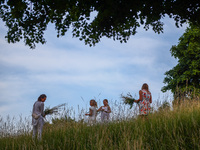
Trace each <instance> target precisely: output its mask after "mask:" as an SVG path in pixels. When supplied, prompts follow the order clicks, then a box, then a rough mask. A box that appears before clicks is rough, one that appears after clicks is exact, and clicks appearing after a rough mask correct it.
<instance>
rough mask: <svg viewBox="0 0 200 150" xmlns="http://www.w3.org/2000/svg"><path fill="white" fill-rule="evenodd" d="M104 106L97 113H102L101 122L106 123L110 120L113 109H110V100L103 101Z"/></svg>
mask: <svg viewBox="0 0 200 150" xmlns="http://www.w3.org/2000/svg"><path fill="white" fill-rule="evenodd" d="M103 104H104V106H101V107H100V108H99V109H98V110H97V112H98V111H101V121H102V122H106V121H108V120H109V118H110V113H111V109H110V106H109V105H108V100H107V99H104V100H103Z"/></svg>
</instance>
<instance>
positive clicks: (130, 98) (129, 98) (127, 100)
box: [121, 93, 135, 109]
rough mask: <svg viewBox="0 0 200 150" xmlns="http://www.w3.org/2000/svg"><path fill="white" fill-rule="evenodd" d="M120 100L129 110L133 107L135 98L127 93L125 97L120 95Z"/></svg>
mask: <svg viewBox="0 0 200 150" xmlns="http://www.w3.org/2000/svg"><path fill="white" fill-rule="evenodd" d="M121 98H122V100H123V103H124V104H127V105H130V109H131V108H132V107H133V104H134V102H135V98H133V96H132V95H131V94H130V93H128V94H127V95H126V96H124V95H122V94H121Z"/></svg>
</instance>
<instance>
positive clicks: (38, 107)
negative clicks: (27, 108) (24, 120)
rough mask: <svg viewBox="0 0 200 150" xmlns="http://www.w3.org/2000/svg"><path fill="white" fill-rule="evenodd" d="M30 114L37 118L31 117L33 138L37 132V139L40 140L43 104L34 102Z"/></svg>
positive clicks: (42, 123)
mask: <svg viewBox="0 0 200 150" xmlns="http://www.w3.org/2000/svg"><path fill="white" fill-rule="evenodd" d="M32 114H36V115H37V116H38V117H37V118H34V116H33V115H32V125H33V138H34V137H35V135H36V132H38V139H41V136H42V129H43V125H44V118H43V116H44V102H41V101H36V102H35V103H34V105H33V111H32Z"/></svg>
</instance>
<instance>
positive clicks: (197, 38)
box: [162, 25, 200, 97]
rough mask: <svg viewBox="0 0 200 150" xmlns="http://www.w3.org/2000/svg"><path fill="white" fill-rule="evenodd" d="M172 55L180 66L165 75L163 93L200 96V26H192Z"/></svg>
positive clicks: (173, 48) (181, 38) (174, 48)
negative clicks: (169, 91)
mask: <svg viewBox="0 0 200 150" xmlns="http://www.w3.org/2000/svg"><path fill="white" fill-rule="evenodd" d="M170 51H171V55H172V56H174V57H175V58H177V59H178V64H177V65H176V66H175V67H174V68H173V69H171V70H169V71H167V72H166V73H165V75H166V77H165V79H164V83H166V84H167V85H166V86H164V87H163V88H162V91H163V92H166V91H167V90H171V91H172V92H173V93H174V95H175V97H176V96H180V94H181V95H183V96H187V97H188V96H189V97H190V96H191V95H193V94H195V92H196V94H200V91H199V90H200V26H194V25H191V26H190V27H189V28H187V29H186V32H185V33H184V34H183V35H182V36H181V37H180V38H179V43H178V45H177V46H172V48H171V50H170ZM177 94H178V95H177Z"/></svg>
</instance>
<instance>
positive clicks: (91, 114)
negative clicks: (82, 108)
mask: <svg viewBox="0 0 200 150" xmlns="http://www.w3.org/2000/svg"><path fill="white" fill-rule="evenodd" d="M90 106H91V107H90V109H89V110H90V112H89V113H86V114H85V115H86V116H89V124H91V125H92V124H94V123H95V122H96V116H97V102H96V101H95V100H94V99H92V100H90Z"/></svg>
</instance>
